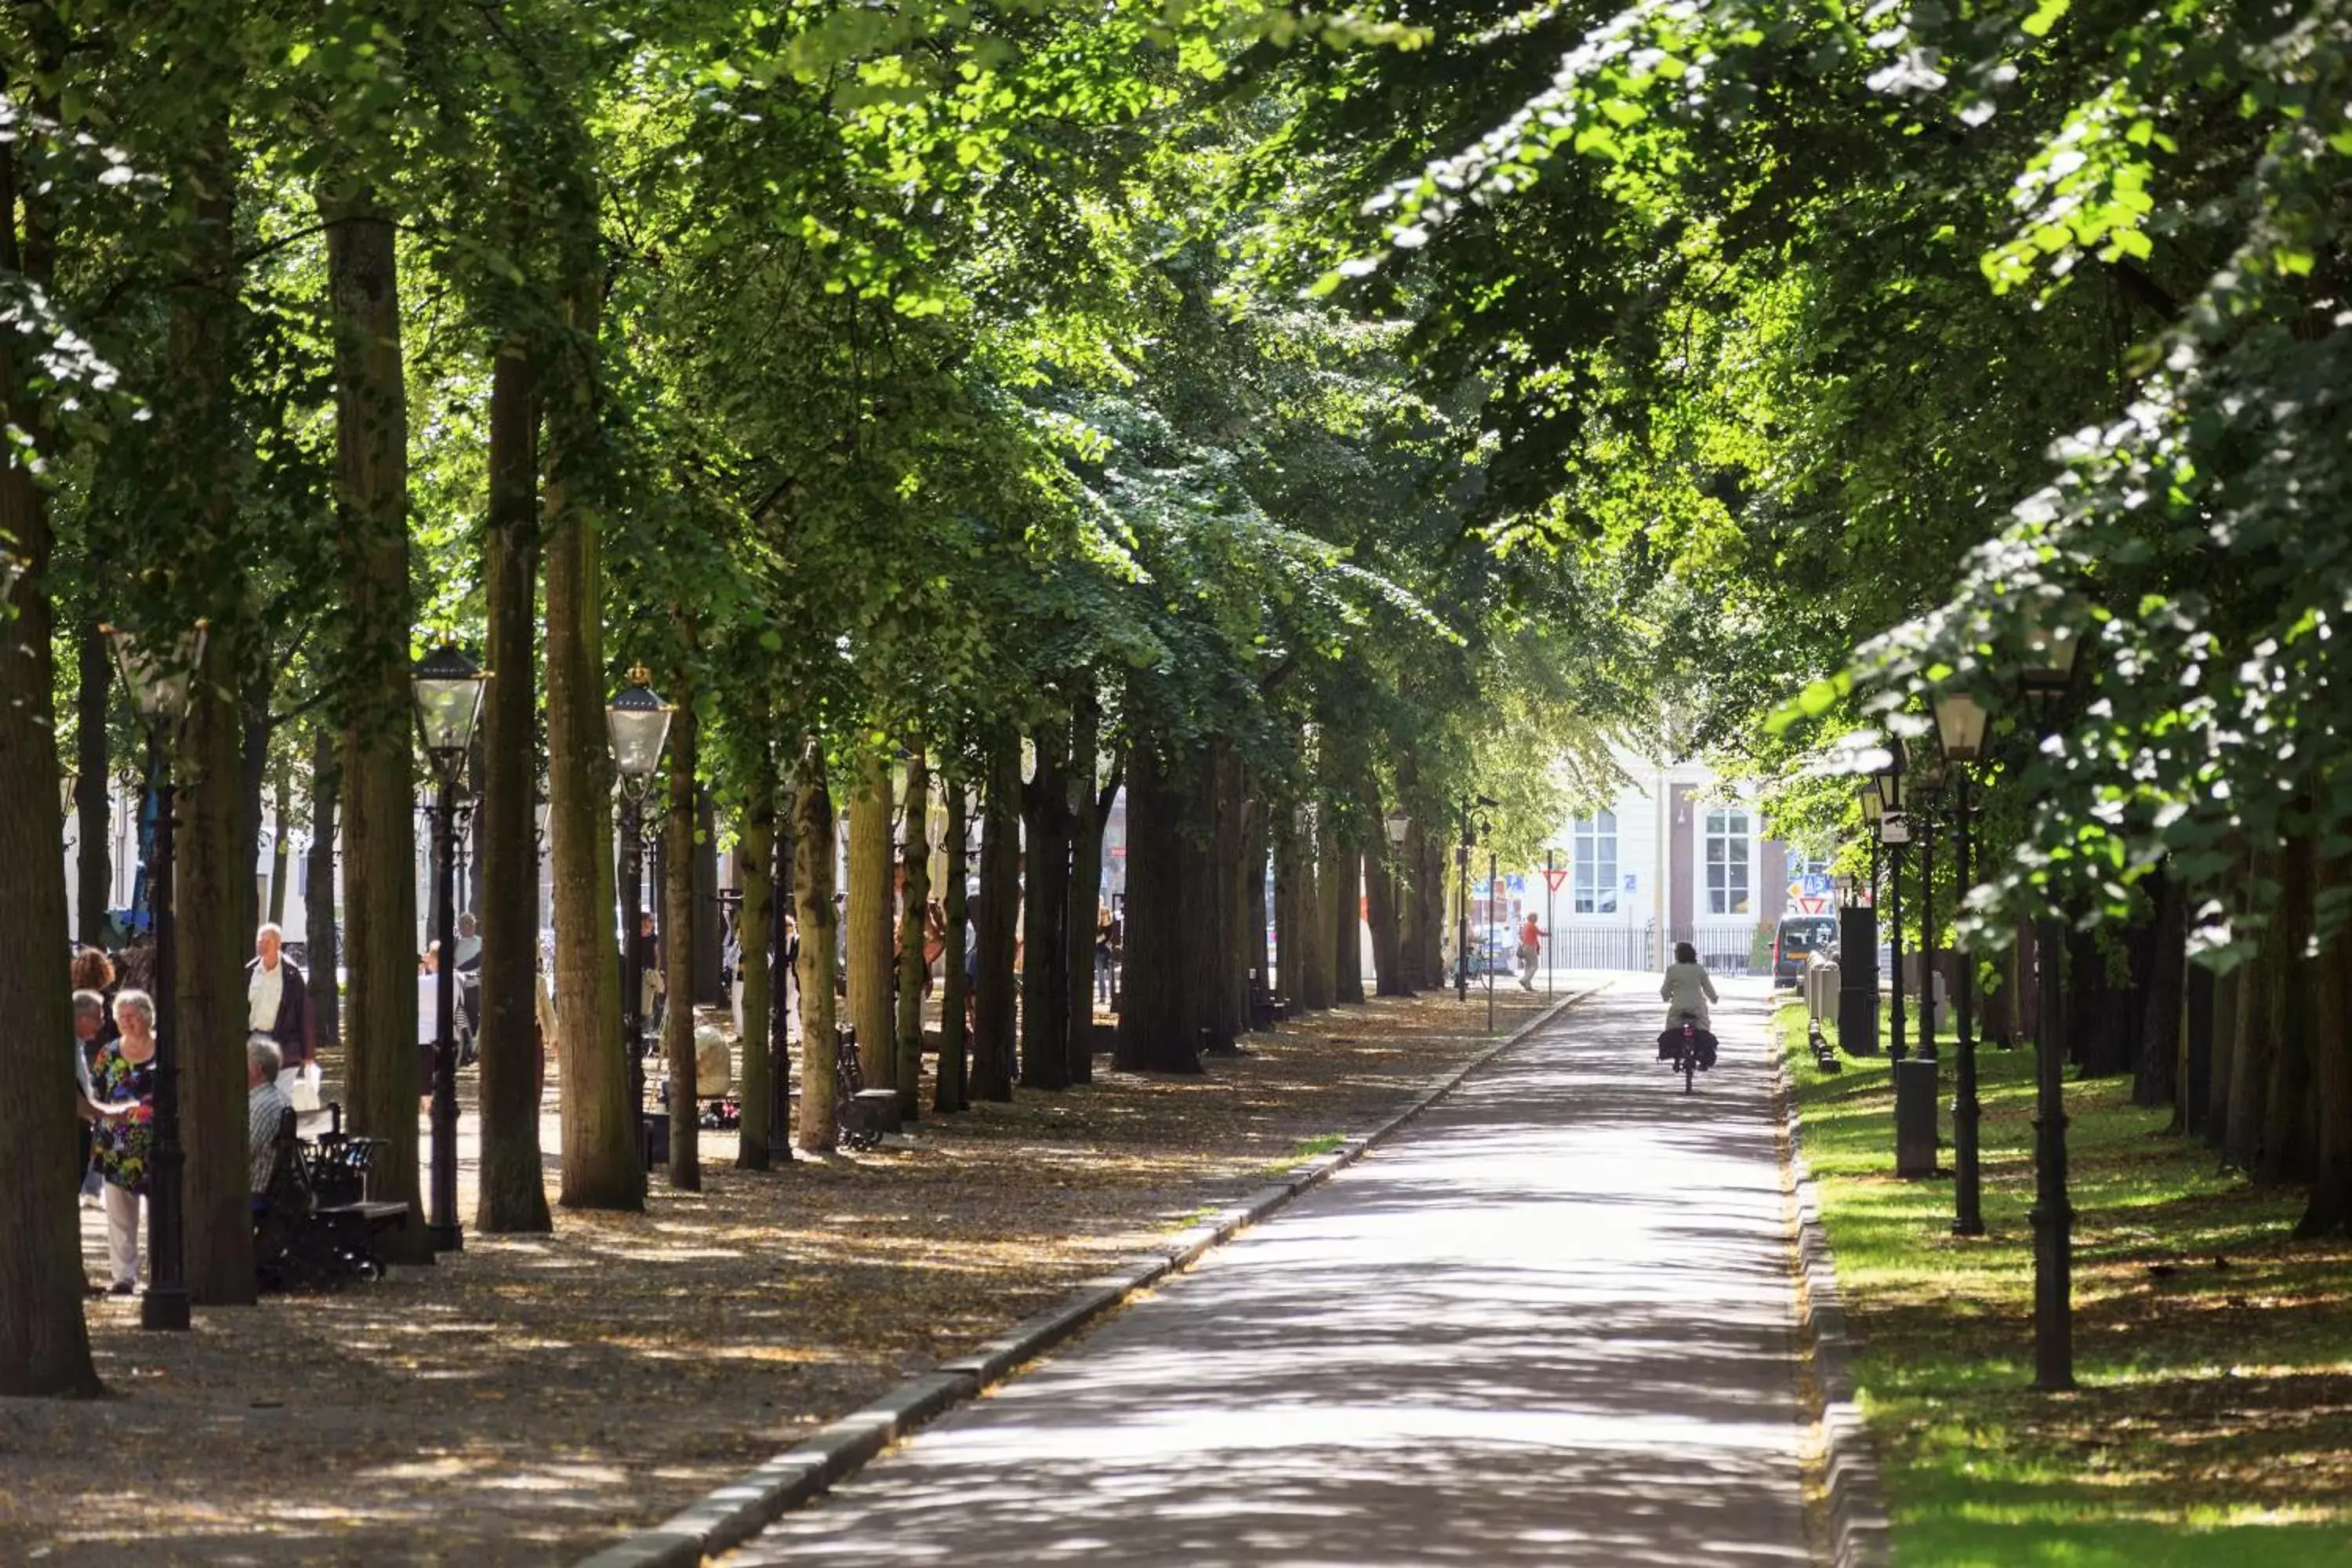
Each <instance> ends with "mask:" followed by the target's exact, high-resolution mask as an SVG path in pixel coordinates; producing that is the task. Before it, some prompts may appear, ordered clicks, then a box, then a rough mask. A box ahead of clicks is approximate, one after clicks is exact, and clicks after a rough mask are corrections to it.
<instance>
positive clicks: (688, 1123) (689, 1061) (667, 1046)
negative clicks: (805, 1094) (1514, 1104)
mask: <svg viewBox="0 0 2352 1568" xmlns="http://www.w3.org/2000/svg"><path fill="white" fill-rule="evenodd" d="M679 625H680V632H681V636H682V638H683V640H684V642H685V645H686V649H687V653H688V658H691V657H692V654H693V649H694V637H695V630H694V622H693V619H692V618H691V617H690V616H680V617H679ZM692 681H693V676H692V672H691V670H690V669H688V668H680V669H679V670H678V671H677V676H676V678H675V685H674V688H673V689H672V692H671V696H672V699H673V700H675V701H676V702H677V716H676V717H674V718H673V719H671V720H670V725H669V780H668V784H669V853H668V854H667V855H666V856H664V857H663V858H662V946H661V957H662V988H663V990H664V991H665V992H666V993H667V995H668V998H669V1001H668V1005H667V1008H666V1009H665V1010H664V1012H663V1014H662V1054H663V1055H664V1056H665V1057H666V1058H667V1059H668V1062H669V1184H670V1186H671V1187H672V1188H674V1189H675V1190H677V1191H678V1192H682V1193H698V1192H700V1191H701V1190H702V1142H701V1126H702V1121H701V1116H702V1100H701V1096H700V1092H699V1090H698V1087H697V1085H696V1083H695V1060H694V952H695V947H696V942H695V926H696V923H697V917H698V915H699V913H700V908H699V906H698V902H697V900H696V899H695V896H694V865H695V861H696V860H697V859H698V858H699V857H698V856H697V855H696V854H695V846H694V834H695V826H696V819H697V818H698V816H699V815H700V814H699V812H698V810H697V807H698V805H699V802H698V800H697V798H696V794H695V776H694V775H695V773H696V770H697V769H698V768H699V767H700V765H701V761H702V758H701V733H700V728H699V726H698V723H697V721H696V719H695V712H694V689H693V684H692ZM737 1135H738V1136H739V1137H740V1135H741V1130H740V1128H739V1129H738V1130H737Z"/></svg>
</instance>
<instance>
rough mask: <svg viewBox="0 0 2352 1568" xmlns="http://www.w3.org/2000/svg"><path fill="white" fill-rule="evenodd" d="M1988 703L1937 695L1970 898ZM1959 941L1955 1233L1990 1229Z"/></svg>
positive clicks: (1959, 858) (1969, 990)
mask: <svg viewBox="0 0 2352 1568" xmlns="http://www.w3.org/2000/svg"><path fill="white" fill-rule="evenodd" d="M1985 722H1986V713H1985V710H1984V704H1982V703H1981V702H1979V701H1978V700H1976V699H1975V698H1973V697H1971V696H1969V694H1968V693H1967V692H1965V691H1943V692H1938V693H1937V697H1936V734H1937V739H1938V740H1939V741H1940V742H1942V743H1943V750H1944V761H1945V763H1946V764H1947V765H1948V766H1949V768H1950V769H1951V773H1952V795H1953V800H1952V810H1953V834H1952V885H1953V886H1954V887H1956V888H1958V889H1960V894H1959V896H1960V897H1961V898H1963V899H1965V898H1966V897H1967V896H1968V889H1969V887H1970V886H1971V885H1972V884H1973V881H1974V877H1975V869H1974V865H1973V861H1972V854H1973V849H1974V846H1973V845H1972V844H1971V843H1970V841H1969V826H1970V824H1969V811H1970V808H1971V806H1972V805H1973V804H1974V803H1973V801H1972V800H1971V798H1970V797H1971V795H1973V793H1974V791H1973V785H1974V783H1975V781H1974V779H1973V778H1972V777H1971V776H1970V772H1971V770H1972V769H1973V768H1974V767H1975V765H1976V764H1977V763H1978V762H1979V760H1980V759H1981V758H1982V757H1983V756H1984V741H1985ZM1958 946H1959V944H1958V942H1954V943H1953V947H1954V949H1955V953H1954V957H1955V963H1954V967H1955V969H1956V970H1957V971H1958V973H1956V974H1955V976H1954V979H1955V980H1956V982H1957V984H1955V985H1954V986H1953V988H1952V990H1953V996H1952V1003H1953V1009H1954V1018H1953V1033H1954V1036H1955V1037H1956V1041H1957V1045H1958V1052H1959V1064H1958V1082H1957V1084H1956V1086H1955V1090H1954V1098H1953V1100H1952V1159H1953V1164H1954V1166H1955V1170H1954V1173H1953V1175H1954V1180H1953V1184H1952V1234H1953V1235H1954V1236H1982V1235H1983V1234H1984V1233H1985V1223H1984V1201H1983V1181H1982V1177H1981V1176H1980V1174H1979V1159H1978V1147H1979V1145H1978V1138H1977V1127H1978V1123H1979V1121H1981V1120H1982V1118H1983V1110H1982V1107H1981V1106H1980V1105H1979V1101H1978V1097H1977V1043H1976V963H1975V962H1974V961H1973V960H1972V959H1970V958H1969V955H1968V954H1967V953H1966V952H1958Z"/></svg>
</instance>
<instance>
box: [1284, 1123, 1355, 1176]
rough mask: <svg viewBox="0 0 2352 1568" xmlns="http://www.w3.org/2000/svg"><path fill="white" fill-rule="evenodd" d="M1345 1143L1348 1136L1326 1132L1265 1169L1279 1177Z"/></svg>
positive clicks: (1300, 1145) (1342, 1133)
mask: <svg viewBox="0 0 2352 1568" xmlns="http://www.w3.org/2000/svg"><path fill="white" fill-rule="evenodd" d="M1347 1141H1348V1135H1347V1134H1346V1133H1344V1132H1326V1133H1324V1134H1323V1135H1322V1136H1321V1137H1320V1138H1309V1139H1307V1141H1306V1142H1302V1143H1300V1144H1299V1145H1298V1147H1297V1148H1296V1149H1293V1150H1292V1151H1291V1152H1289V1153H1288V1154H1286V1155H1285V1156H1284V1157H1283V1158H1282V1159H1279V1160H1276V1162H1275V1163H1273V1164H1271V1165H1269V1166H1267V1167H1266V1169H1267V1170H1268V1171H1269V1172H1271V1173H1274V1174H1276V1175H1280V1174H1282V1173H1284V1172H1286V1171H1295V1170H1297V1169H1298V1167H1299V1166H1301V1165H1304V1164H1305V1163H1307V1161H1309V1160H1312V1159H1315V1158H1317V1157H1318V1156H1319V1155H1324V1154H1328V1153H1329V1152H1331V1151H1332V1150H1334V1149H1337V1148H1338V1147H1339V1145H1340V1144H1342V1143H1345V1142H1347Z"/></svg>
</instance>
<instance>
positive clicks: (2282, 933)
mask: <svg viewBox="0 0 2352 1568" xmlns="http://www.w3.org/2000/svg"><path fill="white" fill-rule="evenodd" d="M2317 858H2318V846H2317V845H2315V844H2314V843H2313V842H2312V841H2311V840H2310V839H2308V838H2295V839H2291V840H2289V841H2288V843H2287V846H2286V850H2285V854H2284V858H2283V859H2282V862H2281V865H2280V868H2279V871H2280V883H2281V887H2280V891H2279V901H2278V910H2277V912H2276V915H2275V916H2274V917H2273V929H2275V930H2276V931H2277V946H2276V951H2277V952H2278V959H2277V963H2276V966H2275V967H2274V968H2273V971H2272V982H2271V986H2272V989H2271V1027H2272V1031H2273V1036H2274V1037H2275V1041H2274V1044H2273V1048H2272V1051H2271V1060H2270V1079H2269V1081H2268V1083H2267V1084H2264V1085H2263V1086H2262V1088H2261V1089H2260V1090H2259V1091H2258V1092H2260V1093H2261V1094H2262V1098H2263V1134H2262V1145H2261V1149H2260V1151H2259V1153H2258V1155H2257V1157H2256V1159H2255V1162H2254V1180H2255V1181H2256V1182H2257V1183H2259V1184H2262V1185H2264V1186H2281V1185H2284V1184H2286V1183H2288V1182H2292V1181H2296V1180H2299V1179H2301V1178H2302V1177H2304V1176H2305V1175H2308V1174H2309V1173H2310V1172H2311V1168H2312V1163H2311V1156H2312V1143H2313V1131H2314V1129H2313V1126H2312V1121H2311V1078H2312V1073H2311V1067H2312V1063H2311V1039H2312V1026H2313V1006H2312V1003H2313V1000H2314V998H2313V992H2314V990H2315V986H2316V981H2317V978H2318V977H2317V976H2316V975H2315V973H2313V966H2312V963H2311V962H2310V961H2309V960H2308V959H2306V958H2305V957H2304V950H2305V947H2307V946H2308V945H2309V943H2310V939H2311V928H2312V908H2311V898H2312V880H2313V878H2312V863H2313V862H2314V861H2315V859H2317Z"/></svg>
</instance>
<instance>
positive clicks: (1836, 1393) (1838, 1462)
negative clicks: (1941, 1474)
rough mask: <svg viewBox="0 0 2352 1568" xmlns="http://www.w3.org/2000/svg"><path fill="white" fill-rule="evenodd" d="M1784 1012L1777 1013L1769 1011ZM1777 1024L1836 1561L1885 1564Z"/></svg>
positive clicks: (1838, 1299) (1801, 1307)
mask: <svg viewBox="0 0 2352 1568" xmlns="http://www.w3.org/2000/svg"><path fill="white" fill-rule="evenodd" d="M1768 1016H1773V1017H1775V1018H1777V1009H1776V1011H1775V1013H1774V1014H1772V1015H1768ZM1769 1028H1770V1029H1771V1031H1772V1045H1773V1049H1774V1053H1775V1054H1774V1057H1773V1062H1774V1067H1773V1089H1774V1094H1775V1098H1776V1099H1778V1100H1779V1101H1780V1116H1781V1121H1782V1124H1783V1125H1784V1126H1786V1127H1787V1128H1788V1131H1789V1175H1790V1202H1791V1204H1792V1205H1793V1206H1794V1209H1795V1214H1794V1216H1793V1225H1792V1228H1793V1230H1794V1233H1795V1234H1794V1240H1795V1244H1796V1249H1797V1283H1798V1287H1799V1289H1798V1292H1797V1298H1798V1300H1797V1314H1798V1328H1799V1331H1801V1333H1802V1334H1803V1336H1804V1338H1805V1341H1806V1350H1807V1353H1808V1359H1809V1361H1810V1363H1811V1373H1812V1384H1811V1392H1812V1397H1813V1405H1814V1409H1815V1413H1816V1415H1817V1416H1818V1417H1819V1419H1820V1421H1821V1425H1822V1448H1823V1455H1822V1488H1823V1490H1824V1492H1825V1493H1826V1497H1827V1513H1828V1520H1827V1524H1828V1529H1829V1551H1830V1563H1831V1564H1832V1568H1886V1565H1887V1564H1888V1563H1891V1562H1892V1561H1893V1553H1892V1549H1891V1547H1890V1545H1889V1542H1888V1540H1887V1519H1886V1493H1885V1487H1884V1486H1883V1485H1882V1483H1881V1480H1880V1477H1879V1471H1878V1447H1877V1445H1876V1444H1875V1443H1874V1442H1873V1441H1872V1440H1871V1436H1870V1426H1869V1423H1868V1422H1867V1421H1866V1420H1864V1416H1863V1414H1862V1402H1861V1397H1860V1394H1861V1389H1860V1387H1859V1385H1858V1384H1856V1383H1855V1381H1854V1375H1853V1342H1852V1341H1851V1340H1849V1339H1848V1338H1847V1335H1846V1327H1845V1298H1844V1296H1843V1294H1842V1293H1841V1292H1840V1291H1839V1289H1838V1282H1837V1261H1836V1258H1835V1257H1834V1256H1833V1255H1832V1252H1831V1251H1830V1235H1829V1227H1828V1226H1827V1225H1825V1224H1824V1223H1823V1221H1822V1195H1821V1186H1820V1184H1818V1183H1817V1182H1815V1181H1814V1180H1813V1172H1812V1167H1811V1165H1809V1164H1807V1163H1805V1145H1804V1125H1803V1122H1802V1120H1801V1118H1800V1117H1799V1116H1798V1114H1797V1094H1796V1086H1795V1085H1794V1084H1793V1083H1791V1082H1790V1078H1789V1064H1788V1058H1786V1057H1785V1056H1783V1055H1781V1054H1780V1028H1779V1025H1778V1023H1777V1022H1775V1023H1773V1024H1771V1025H1769Z"/></svg>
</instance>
